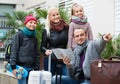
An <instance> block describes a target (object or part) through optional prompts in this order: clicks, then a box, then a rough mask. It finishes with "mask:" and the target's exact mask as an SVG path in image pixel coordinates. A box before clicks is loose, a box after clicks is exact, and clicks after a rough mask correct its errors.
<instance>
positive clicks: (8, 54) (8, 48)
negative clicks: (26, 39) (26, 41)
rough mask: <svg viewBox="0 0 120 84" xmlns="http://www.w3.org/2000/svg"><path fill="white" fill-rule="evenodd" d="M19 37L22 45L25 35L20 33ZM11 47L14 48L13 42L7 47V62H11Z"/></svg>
mask: <svg viewBox="0 0 120 84" xmlns="http://www.w3.org/2000/svg"><path fill="white" fill-rule="evenodd" d="M19 36H20V40H19V41H20V45H19V46H21V45H22V42H23V34H22V32H21V33H19ZM11 47H12V41H11V42H10V43H9V44H8V45H7V46H6V49H5V61H7V62H10V54H11Z"/></svg>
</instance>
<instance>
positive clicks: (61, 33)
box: [41, 7, 69, 75]
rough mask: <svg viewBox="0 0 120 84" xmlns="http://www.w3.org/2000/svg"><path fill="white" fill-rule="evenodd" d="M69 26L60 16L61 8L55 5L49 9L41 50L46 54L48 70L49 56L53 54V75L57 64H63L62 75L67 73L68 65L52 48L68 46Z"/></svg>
mask: <svg viewBox="0 0 120 84" xmlns="http://www.w3.org/2000/svg"><path fill="white" fill-rule="evenodd" d="M68 27H69V26H68V25H67V24H66V23H65V22H64V21H63V20H62V19H61V18H60V14H59V10H58V9H57V8H55V7H53V8H50V9H49V10H48V14H47V20H46V25H45V29H44V30H43V33H42V43H41V50H42V51H43V53H44V54H45V55H46V57H45V60H44V68H45V70H48V69H47V68H48V56H49V55H50V54H51V56H52V61H51V72H52V75H55V72H56V70H55V69H56V68H55V66H56V65H57V64H61V65H62V75H67V69H66V65H65V64H64V63H63V62H62V61H61V60H58V59H57V58H56V57H55V55H54V53H52V49H55V48H63V49H65V48H66V47H67V42H68Z"/></svg>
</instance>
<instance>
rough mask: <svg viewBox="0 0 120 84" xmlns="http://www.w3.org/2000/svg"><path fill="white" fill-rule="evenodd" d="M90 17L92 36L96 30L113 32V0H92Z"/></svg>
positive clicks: (95, 34) (96, 32)
mask: <svg viewBox="0 0 120 84" xmlns="http://www.w3.org/2000/svg"><path fill="white" fill-rule="evenodd" d="M92 18H93V19H92V27H93V32H94V37H96V36H97V34H98V32H100V33H102V34H104V33H108V32H110V33H112V34H114V28H115V25H114V23H115V16H114V0H94V5H93V16H92Z"/></svg>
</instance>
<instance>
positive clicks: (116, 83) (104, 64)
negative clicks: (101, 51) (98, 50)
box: [91, 56, 120, 84]
mask: <svg viewBox="0 0 120 84" xmlns="http://www.w3.org/2000/svg"><path fill="white" fill-rule="evenodd" d="M91 84H120V59H119V57H116V56H114V57H112V58H110V59H108V60H105V59H104V60H102V59H99V60H94V61H93V62H92V64H91Z"/></svg>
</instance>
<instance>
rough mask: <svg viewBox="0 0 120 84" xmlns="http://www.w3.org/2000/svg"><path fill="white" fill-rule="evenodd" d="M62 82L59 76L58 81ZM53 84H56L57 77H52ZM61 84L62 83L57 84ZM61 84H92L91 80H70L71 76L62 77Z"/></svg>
mask: <svg viewBox="0 0 120 84" xmlns="http://www.w3.org/2000/svg"><path fill="white" fill-rule="evenodd" d="M59 80H60V77H59V76H58V81H59ZM52 84H56V76H53V77H52ZM57 84H60V81H59V82H58V83H57ZM61 84H91V83H90V80H85V79H83V80H74V79H72V78H70V77H69V76H62V83H61Z"/></svg>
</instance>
